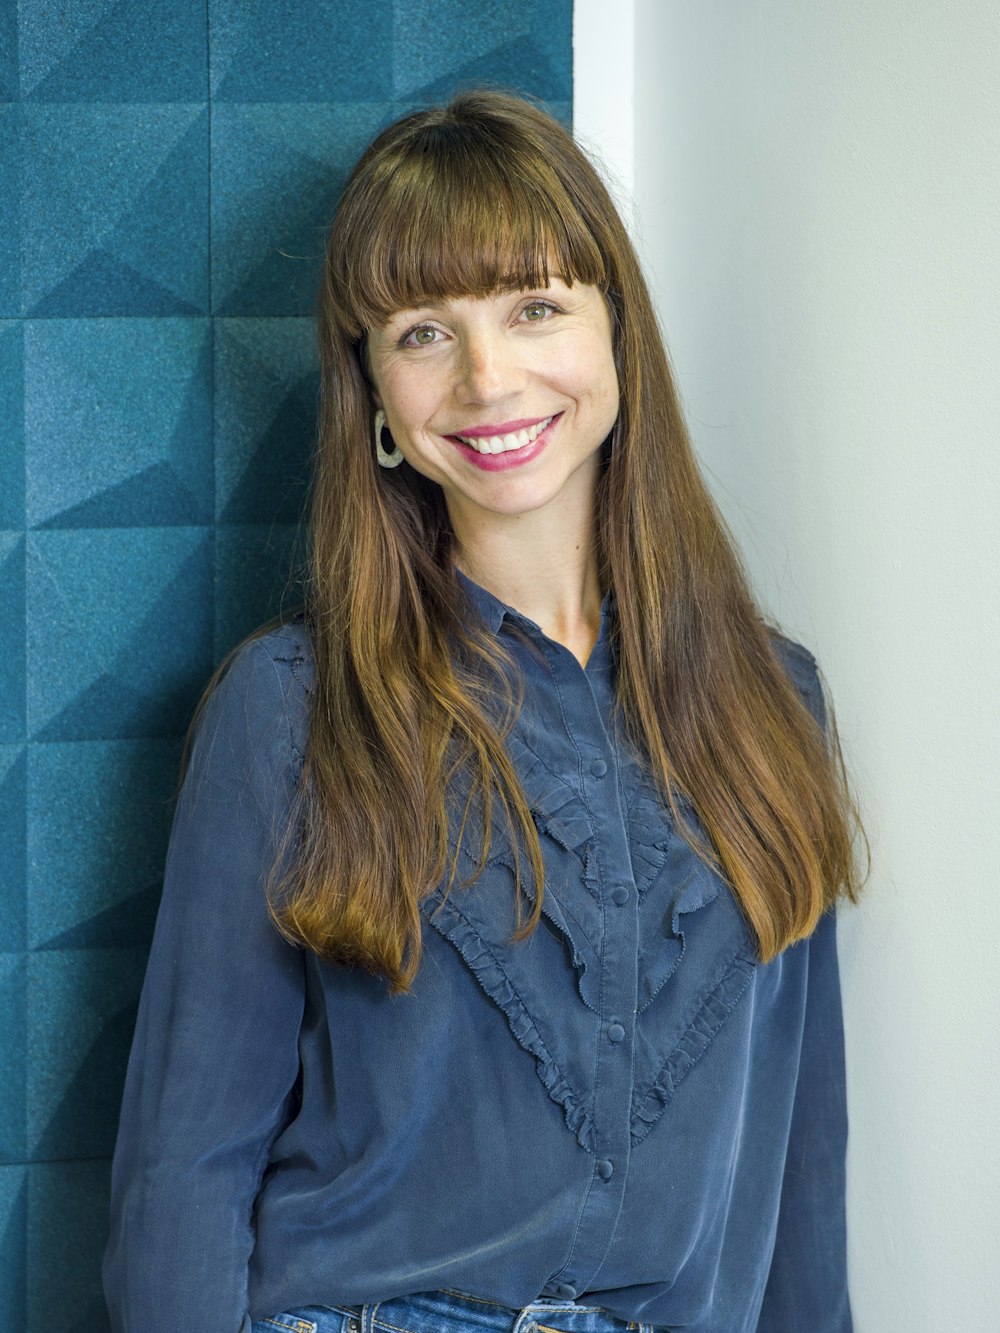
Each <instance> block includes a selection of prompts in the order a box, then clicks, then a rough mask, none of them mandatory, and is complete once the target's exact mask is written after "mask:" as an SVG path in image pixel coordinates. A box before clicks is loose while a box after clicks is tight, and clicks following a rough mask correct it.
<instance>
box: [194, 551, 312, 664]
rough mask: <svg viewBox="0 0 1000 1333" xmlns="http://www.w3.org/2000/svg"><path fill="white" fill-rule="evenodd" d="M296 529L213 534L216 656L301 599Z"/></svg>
mask: <svg viewBox="0 0 1000 1333" xmlns="http://www.w3.org/2000/svg"><path fill="white" fill-rule="evenodd" d="M302 549H303V541H302V535H301V533H300V531H299V530H298V529H297V528H295V527H292V526H289V525H285V526H281V525H278V524H269V525H268V526H267V527H253V526H237V525H235V524H227V525H226V526H225V527H220V528H219V529H218V531H217V534H216V538H215V562H216V600H215V636H214V655H215V657H216V659H217V660H221V659H222V658H223V657H224V656H225V655H226V653H228V652H229V650H230V649H231V648H234V647H235V646H236V645H237V644H238V643H239V642H240V641H241V640H242V639H245V638H246V636H247V635H248V634H250V633H252V631H253V630H255V629H256V628H257V626H258V625H262V624H264V623H265V621H268V620H270V619H271V617H272V616H276V615H278V613H279V612H282V611H290V610H294V609H295V608H296V607H298V606H299V605H300V604H301V601H302V591H301V589H302V583H301V569H302Z"/></svg>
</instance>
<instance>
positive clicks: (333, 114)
mask: <svg viewBox="0 0 1000 1333" xmlns="http://www.w3.org/2000/svg"><path fill="white" fill-rule="evenodd" d="M400 109H401V108H400V107H399V106H398V105H397V104H395V103H391V102H372V103H368V102H364V103H359V104H357V105H339V106H313V105H309V104H303V103H301V102H299V103H288V104H283V105H266V106H264V105H255V106H235V105H227V104H222V105H218V106H216V107H215V108H214V110H213V113H212V310H213V313H214V314H217V315H311V314H312V313H313V310H314V307H315V304H316V289H317V280H318V275H319V270H320V264H321V261H322V257H323V248H324V239H325V232H326V228H327V226H328V224H329V221H330V218H331V216H332V214H333V209H334V205H335V203H336V199H337V196H338V194H339V193H340V191H341V189H342V187H343V184H344V180H345V177H346V175H347V173H348V171H349V170H350V168H351V166H352V165H353V163H354V161H355V159H356V158H357V156H358V154H359V153H360V152H361V150H362V148H364V146H365V144H366V143H367V142H368V140H369V139H370V138H371V137H372V135H373V134H374V133H375V132H376V130H377V129H378V128H379V127H380V126H381V125H382V124H384V123H385V122H386V121H388V120H391V119H392V118H393V116H394V115H396V114H397V112H398V111H399V110H400Z"/></svg>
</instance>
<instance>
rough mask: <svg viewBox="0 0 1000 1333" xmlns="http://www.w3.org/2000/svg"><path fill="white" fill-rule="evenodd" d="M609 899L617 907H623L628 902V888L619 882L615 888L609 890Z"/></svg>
mask: <svg viewBox="0 0 1000 1333" xmlns="http://www.w3.org/2000/svg"><path fill="white" fill-rule="evenodd" d="M611 901H612V902H613V903H615V905H616V906H618V907H624V906H625V904H626V903H627V902H628V889H627V888H626V887H625V885H624V884H619V885H618V887H617V888H614V889H612V890H611Z"/></svg>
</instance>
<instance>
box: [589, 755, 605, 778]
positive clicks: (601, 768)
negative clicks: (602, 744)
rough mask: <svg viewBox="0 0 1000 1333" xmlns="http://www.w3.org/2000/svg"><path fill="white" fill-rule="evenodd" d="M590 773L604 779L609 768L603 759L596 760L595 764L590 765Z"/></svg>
mask: <svg viewBox="0 0 1000 1333" xmlns="http://www.w3.org/2000/svg"><path fill="white" fill-rule="evenodd" d="M590 771H591V773H593V775H594V777H595V778H603V777H604V775H605V773H606V772H607V771H608V766H607V764H606V763H605V762H604V760H603V759H595V760H594V762H593V763H592V764H591V765H590Z"/></svg>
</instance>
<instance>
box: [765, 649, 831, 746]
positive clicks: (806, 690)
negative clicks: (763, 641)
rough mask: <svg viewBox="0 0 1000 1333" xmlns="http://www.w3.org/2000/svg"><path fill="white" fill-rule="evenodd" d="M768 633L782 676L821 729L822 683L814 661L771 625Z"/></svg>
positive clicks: (823, 713)
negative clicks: (780, 666)
mask: <svg viewBox="0 0 1000 1333" xmlns="http://www.w3.org/2000/svg"><path fill="white" fill-rule="evenodd" d="M768 633H769V634H770V636H771V646H772V648H773V649H774V652H775V655H776V656H777V659H778V661H779V662H780V663H781V665H782V667H783V669H784V672H785V675H786V676H787V677H788V678H789V680H790V681H791V682H792V684H793V685H794V686H795V688H796V689H797V690H798V692H799V694H801V696H802V702H803V703H804V704H805V706H806V707H807V708H808V709H809V711H810V713H811V714H812V715H813V717H814V718H815V719H816V721H817V722H818V723H819V725H820V726H821V727H823V728H824V729H825V727H826V701H825V699H824V697H823V682H822V678H821V676H820V670H819V664H818V663H817V661H816V658H815V657H814V656H813V654H812V653H811V652H810V651H809V649H808V648H806V647H805V645H804V644H801V643H799V642H798V641H797V640H795V639H790V638H788V636H787V635H785V634H782V632H781V631H780V630H779V629H776V628H775V627H774V626H773V625H770V626H768Z"/></svg>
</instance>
